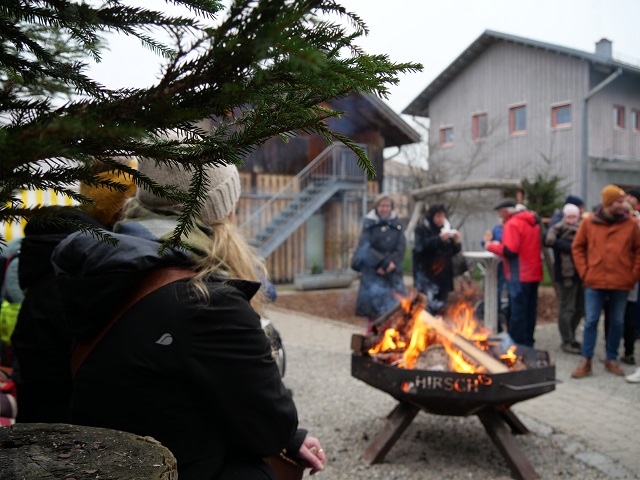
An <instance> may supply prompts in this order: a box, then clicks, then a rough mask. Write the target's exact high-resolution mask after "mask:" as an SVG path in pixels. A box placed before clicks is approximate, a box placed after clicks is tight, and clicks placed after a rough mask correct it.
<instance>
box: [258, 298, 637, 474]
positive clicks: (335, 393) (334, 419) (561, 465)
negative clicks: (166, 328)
mask: <svg viewBox="0 0 640 480" xmlns="http://www.w3.org/2000/svg"><path fill="white" fill-rule="evenodd" d="M269 317H270V319H271V320H272V321H273V322H274V324H275V325H276V326H277V328H278V329H279V330H280V332H281V334H282V336H283V339H284V342H285V348H286V353H287V371H286V374H285V377H284V380H285V384H287V386H288V387H289V388H291V389H292V390H293V393H294V399H295V401H296V404H297V406H298V411H299V414H300V424H301V426H303V427H305V428H308V429H309V431H310V433H311V434H312V435H314V436H316V437H318V438H319V439H320V441H321V442H322V444H323V447H324V449H325V451H326V452H327V458H328V461H327V466H326V469H325V471H324V472H322V473H321V474H319V476H318V477H316V478H319V479H326V480H358V479H362V480H364V479H367V480H370V479H385V480H394V479H402V480H419V479H432V478H444V479H454V478H455V479H462V478H477V479H509V478H512V477H511V475H510V470H509V468H508V466H507V464H506V462H505V461H504V459H503V457H502V456H501V455H500V453H499V452H498V450H497V449H496V447H495V446H494V445H493V443H492V442H491V440H490V438H489V437H488V435H487V434H486V432H485V430H484V428H483V426H482V424H481V423H480V421H479V420H478V418H477V417H476V416H470V417H452V416H437V415H431V414H426V413H424V412H420V413H418V415H417V417H416V418H415V419H414V420H413V422H412V423H411V424H410V425H409V427H408V428H407V429H406V430H405V432H404V433H403V434H402V435H401V436H400V438H399V439H398V441H397V442H396V443H395V445H394V446H393V448H391V450H390V451H389V453H388V454H387V455H386V458H385V460H384V462H383V463H381V464H377V465H371V466H368V465H365V464H364V463H363V462H362V461H361V460H360V458H359V457H360V455H361V454H362V453H363V452H364V450H365V448H366V447H367V445H368V443H369V441H370V440H371V439H372V438H373V437H374V436H375V435H376V434H377V433H378V432H380V431H381V429H382V428H383V426H384V423H385V416H386V415H387V414H388V413H389V412H391V410H392V409H393V408H394V407H395V405H396V403H397V402H396V401H395V400H394V399H393V398H392V397H391V396H389V395H387V394H386V393H383V392H380V391H378V390H377V389H375V388H373V387H371V386H369V385H367V384H365V383H364V382H361V381H360V380H357V379H355V378H353V377H352V376H351V372H350V362H351V354H350V351H349V345H350V338H351V334H352V333H355V332H359V329H358V328H357V327H354V326H352V325H345V324H340V323H338V322H332V321H328V320H324V319H319V318H311V317H307V318H304V317H301V316H300V314H295V313H292V312H288V311H285V310H280V309H273V310H272V311H271V312H269ZM530 401H535V399H534V400H530ZM522 420H523V421H524V423H525V424H527V426H529V428H531V424H530V423H529V422H528V421H527V420H525V419H522ZM531 429H532V433H530V434H528V435H519V436H517V437H516V439H517V442H518V445H519V446H520V448H521V449H522V452H523V453H524V455H525V456H526V457H527V458H528V460H529V461H530V462H531V464H532V465H533V466H534V468H535V470H536V471H537V473H538V474H539V475H540V477H541V478H543V479H559V478H560V479H561V478H577V479H586V480H588V479H605V478H610V476H608V475H605V474H604V473H602V472H601V471H600V470H598V469H596V468H593V467H590V466H588V465H587V464H585V463H583V462H581V461H579V460H577V459H576V458H575V457H574V456H572V455H571V453H570V452H569V453H568V452H567V445H569V444H571V442H570V439H567V438H563V437H562V436H561V435H555V436H554V435H553V432H548V431H547V432H546V433H545V429H544V427H541V428H538V429H536V428H531ZM627 478H628V477H627Z"/></svg>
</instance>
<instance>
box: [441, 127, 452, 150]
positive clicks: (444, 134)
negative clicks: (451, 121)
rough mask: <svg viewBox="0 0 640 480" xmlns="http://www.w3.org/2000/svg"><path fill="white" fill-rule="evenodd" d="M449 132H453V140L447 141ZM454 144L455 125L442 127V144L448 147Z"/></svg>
mask: <svg viewBox="0 0 640 480" xmlns="http://www.w3.org/2000/svg"><path fill="white" fill-rule="evenodd" d="M447 132H451V137H452V139H451V141H446V137H447ZM451 145H453V127H442V128H441V129H440V146H441V147H448V146H451Z"/></svg>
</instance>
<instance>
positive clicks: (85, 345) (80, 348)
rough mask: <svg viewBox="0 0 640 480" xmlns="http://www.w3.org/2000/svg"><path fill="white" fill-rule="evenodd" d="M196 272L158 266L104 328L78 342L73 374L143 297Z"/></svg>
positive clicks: (72, 365)
mask: <svg viewBox="0 0 640 480" xmlns="http://www.w3.org/2000/svg"><path fill="white" fill-rule="evenodd" d="M195 274H196V272H194V271H193V270H189V269H188V268H181V267H166V268H158V269H156V270H154V271H153V272H152V273H150V274H149V275H148V276H147V278H145V279H144V280H143V281H142V283H141V284H140V285H139V286H138V289H137V290H136V291H135V293H134V294H133V295H132V296H131V297H130V298H129V300H127V301H126V302H125V303H124V304H123V305H122V307H120V309H119V310H118V311H117V312H116V314H115V315H114V316H113V317H112V318H111V320H109V321H108V322H106V323H105V324H104V326H103V327H102V330H100V331H99V332H98V333H97V334H96V335H95V336H94V337H92V338H90V339H87V340H83V341H81V342H78V343H77V344H76V347H75V348H74V350H73V353H72V355H71V375H72V376H73V377H74V378H75V376H76V373H78V370H79V369H80V366H81V365H82V364H83V363H84V361H85V360H86V359H87V357H88V356H89V354H90V353H91V352H92V351H93V349H94V348H95V346H96V345H98V343H100V341H101V340H102V338H103V337H104V336H105V335H106V334H107V333H108V332H109V330H111V329H112V328H113V326H114V325H115V324H116V323H117V322H118V320H120V318H122V316H123V315H124V314H125V313H126V312H127V311H128V310H129V309H130V308H131V307H133V306H134V305H135V304H136V303H138V302H139V301H140V300H142V298H144V297H146V296H147V295H149V294H150V293H152V292H154V291H155V290H157V289H159V288H160V287H164V286H165V285H168V284H170V283H172V282H175V281H176V280H180V279H182V278H188V277H193V276H194V275H195Z"/></svg>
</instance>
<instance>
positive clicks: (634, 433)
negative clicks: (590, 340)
mask: <svg viewBox="0 0 640 480" xmlns="http://www.w3.org/2000/svg"><path fill="white" fill-rule="evenodd" d="M600 323H601V324H602V323H603V322H600ZM581 337H582V334H580V335H579V338H581ZM598 339H599V341H598V345H597V347H596V357H594V362H593V369H594V373H593V375H592V376H591V377H587V378H584V379H580V380H577V379H574V378H571V371H572V370H573V369H574V368H575V367H576V366H577V364H578V359H579V357H578V356H577V355H570V354H566V353H564V352H562V351H561V350H560V348H559V347H560V345H559V341H558V333H557V327H556V325H555V324H552V325H542V326H539V327H538V328H537V329H536V347H538V348H541V349H543V350H547V351H548V352H549V353H550V354H551V357H552V358H554V359H555V361H556V375H557V377H558V379H560V380H562V382H563V383H562V384H560V385H558V386H557V388H556V391H555V392H553V393H552V394H549V395H542V396H540V397H538V398H536V399H534V400H535V401H533V400H530V401H527V402H522V403H519V404H517V405H515V406H514V411H516V412H517V413H521V414H523V415H526V416H527V417H530V418H532V419H534V420H536V421H538V422H540V423H541V424H543V425H544V426H546V427H548V428H551V429H552V433H551V434H552V435H562V434H565V435H568V436H570V437H571V438H569V439H567V442H566V448H567V449H568V450H571V449H576V450H577V449H578V448H579V447H580V445H577V444H572V442H575V441H576V440H577V441H578V442H580V443H582V444H583V445H584V446H586V447H587V450H590V451H586V452H584V451H582V452H581V453H580V454H579V455H580V458H581V459H582V460H583V461H585V462H587V463H591V464H593V465H596V466H598V467H599V468H601V469H602V470H603V471H605V472H607V473H608V474H609V475H610V476H611V477H612V478H623V477H624V476H625V471H624V470H625V469H626V470H628V471H629V472H631V473H632V474H633V476H634V477H635V478H640V435H639V434H638V430H639V429H640V384H630V383H627V382H626V381H625V380H624V378H623V377H616V376H615V375H612V374H610V373H608V372H606V371H605V370H604V364H603V363H602V361H601V358H602V357H604V341H603V335H602V331H600V332H599V336H598ZM638 347H640V345H638ZM637 353H638V352H637V349H636V361H638V360H640V356H639V355H638V354H637ZM639 363H640V362H639ZM621 367H622V368H623V369H624V370H625V371H626V372H627V373H632V372H633V371H635V368H634V367H631V366H628V365H624V364H621ZM612 460H613V461H617V462H619V464H620V465H615V462H612ZM620 466H621V467H624V468H620Z"/></svg>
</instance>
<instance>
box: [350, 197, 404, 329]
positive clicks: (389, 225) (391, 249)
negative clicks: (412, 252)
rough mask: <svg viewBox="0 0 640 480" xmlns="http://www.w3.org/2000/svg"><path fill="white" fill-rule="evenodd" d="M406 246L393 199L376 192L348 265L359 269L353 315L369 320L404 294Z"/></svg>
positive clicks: (370, 321) (383, 311) (369, 324)
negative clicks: (371, 208) (403, 266)
mask: <svg viewBox="0 0 640 480" xmlns="http://www.w3.org/2000/svg"><path fill="white" fill-rule="evenodd" d="M405 250H406V240H405V237H404V229H403V228H402V224H401V223H400V219H398V216H397V215H396V212H394V211H393V201H392V200H391V198H389V197H388V196H387V195H379V196H378V197H377V198H376V201H375V203H374V208H373V210H371V211H370V212H369V213H367V215H366V217H365V219H364V226H363V227H362V233H361V234H360V240H359V241H358V246H357V248H356V251H355V253H354V256H353V260H352V262H351V268H353V269H354V270H356V271H357V272H361V273H362V275H361V277H360V287H359V289H358V299H357V302H356V315H359V316H362V317H367V319H368V324H367V330H370V329H371V327H372V325H373V321H374V320H375V319H376V318H377V317H379V316H380V315H382V314H383V313H385V312H386V311H388V310H389V309H391V308H392V307H393V306H394V305H395V304H396V303H398V301H399V300H398V294H399V295H404V293H405V290H404V281H403V277H402V260H403V259H404V252H405Z"/></svg>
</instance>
